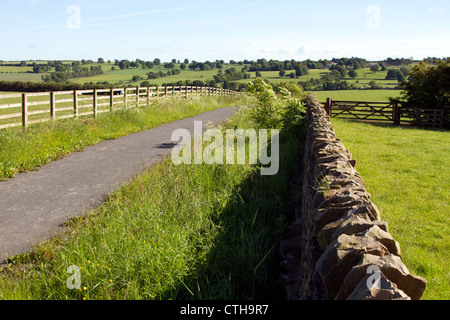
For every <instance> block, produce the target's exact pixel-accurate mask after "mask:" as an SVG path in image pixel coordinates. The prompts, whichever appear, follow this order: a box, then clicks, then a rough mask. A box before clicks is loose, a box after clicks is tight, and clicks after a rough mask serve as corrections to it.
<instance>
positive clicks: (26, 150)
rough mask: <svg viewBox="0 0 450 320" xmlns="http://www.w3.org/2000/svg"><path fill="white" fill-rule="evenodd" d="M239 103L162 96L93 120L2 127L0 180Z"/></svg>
mask: <svg viewBox="0 0 450 320" xmlns="http://www.w3.org/2000/svg"><path fill="white" fill-rule="evenodd" d="M239 103H240V102H239V100H237V99H235V98H229V97H214V98H211V97H201V98H193V99H190V100H184V99H168V98H166V99H162V100H157V101H154V102H153V104H152V105H151V106H149V107H143V108H135V109H128V110H117V111H115V112H112V113H103V114H100V115H99V116H98V118H97V119H96V120H94V119H92V118H91V119H90V118H84V119H67V120H57V121H54V122H46V123H42V124H36V125H32V126H30V127H29V128H28V129H27V130H23V129H22V128H9V129H3V130H0V180H7V179H9V178H12V177H14V176H15V175H17V174H18V173H20V172H26V171H29V170H33V169H34V168H36V167H39V166H42V165H44V164H46V163H48V162H50V161H53V160H56V159H58V158H60V157H63V156H65V155H67V154H69V153H72V152H77V151H81V150H83V149H84V148H85V147H86V146H88V145H92V144H96V143H98V142H100V141H102V140H108V139H115V138H118V137H120V136H124V135H127V134H130V133H135V132H138V131H142V130H146V129H150V128H154V127H156V126H158V125H161V124H164V123H169V122H172V121H175V120H179V119H183V118H187V117H191V116H194V115H196V114H199V113H202V112H206V111H211V110H214V109H217V108H220V107H227V106H234V105H236V104H239Z"/></svg>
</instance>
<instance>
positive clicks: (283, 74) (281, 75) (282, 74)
mask: <svg viewBox="0 0 450 320" xmlns="http://www.w3.org/2000/svg"><path fill="white" fill-rule="evenodd" d="M278 74H279V76H280V77H282V78H283V77H284V76H285V75H286V70H283V69H281V70H280V72H279V73H278Z"/></svg>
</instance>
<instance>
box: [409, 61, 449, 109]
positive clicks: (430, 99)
mask: <svg viewBox="0 0 450 320" xmlns="http://www.w3.org/2000/svg"><path fill="white" fill-rule="evenodd" d="M403 88H404V91H403V92H402V95H403V98H402V100H403V101H405V102H406V104H407V105H408V106H410V107H420V108H431V109H445V110H446V111H447V112H449V111H450V59H447V60H443V61H438V62H437V63H436V65H430V64H426V63H425V62H423V61H422V62H420V63H419V64H418V65H416V66H415V67H414V68H412V70H411V74H410V77H409V81H406V82H403Z"/></svg>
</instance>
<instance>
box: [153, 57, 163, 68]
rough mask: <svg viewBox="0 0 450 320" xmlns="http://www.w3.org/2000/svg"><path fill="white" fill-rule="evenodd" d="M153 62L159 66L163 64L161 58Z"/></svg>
mask: <svg viewBox="0 0 450 320" xmlns="http://www.w3.org/2000/svg"><path fill="white" fill-rule="evenodd" d="M153 63H154V64H155V65H157V66H159V65H160V64H161V59H159V58H156V59H155V60H153Z"/></svg>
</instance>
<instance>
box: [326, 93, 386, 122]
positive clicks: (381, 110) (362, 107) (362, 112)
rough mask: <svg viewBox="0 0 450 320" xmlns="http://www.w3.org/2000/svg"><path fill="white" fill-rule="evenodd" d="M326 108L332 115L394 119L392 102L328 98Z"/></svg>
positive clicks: (368, 118) (379, 119) (375, 119)
mask: <svg viewBox="0 0 450 320" xmlns="http://www.w3.org/2000/svg"><path fill="white" fill-rule="evenodd" d="M325 109H327V112H328V114H329V115H330V116H331V117H340V118H347V119H358V120H374V121H389V122H393V121H394V104H393V103H391V102H363V101H334V100H332V99H330V98H328V99H327V102H326V103H325Z"/></svg>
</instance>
